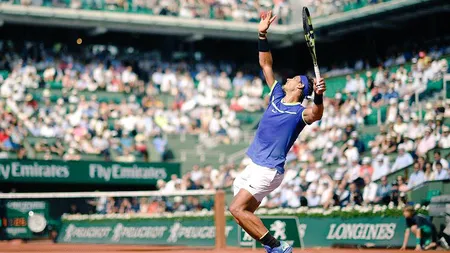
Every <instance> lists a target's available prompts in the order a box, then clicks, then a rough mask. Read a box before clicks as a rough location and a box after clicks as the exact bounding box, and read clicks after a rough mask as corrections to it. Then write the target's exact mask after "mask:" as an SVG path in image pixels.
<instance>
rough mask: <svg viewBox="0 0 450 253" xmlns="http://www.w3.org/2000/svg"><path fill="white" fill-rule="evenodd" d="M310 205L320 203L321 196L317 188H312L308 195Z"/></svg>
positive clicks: (313, 205)
mask: <svg viewBox="0 0 450 253" xmlns="http://www.w3.org/2000/svg"><path fill="white" fill-rule="evenodd" d="M306 199H307V200H308V207H317V206H319V205H320V196H319V195H318V194H317V190H316V189H310V192H309V195H308V197H306Z"/></svg>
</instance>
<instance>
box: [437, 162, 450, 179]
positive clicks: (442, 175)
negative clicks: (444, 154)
mask: <svg viewBox="0 0 450 253" xmlns="http://www.w3.org/2000/svg"><path fill="white" fill-rule="evenodd" d="M435 173H436V177H435V180H446V179H449V175H448V170H447V169H443V166H442V164H441V163H440V162H437V163H436V171H435Z"/></svg>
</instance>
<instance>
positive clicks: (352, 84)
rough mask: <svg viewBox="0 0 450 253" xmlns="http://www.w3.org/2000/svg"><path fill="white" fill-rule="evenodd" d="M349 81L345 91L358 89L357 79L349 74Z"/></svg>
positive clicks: (350, 91)
mask: <svg viewBox="0 0 450 253" xmlns="http://www.w3.org/2000/svg"><path fill="white" fill-rule="evenodd" d="M346 78H347V83H346V84H345V91H346V92H347V93H354V92H357V91H358V86H357V83H356V80H355V79H353V78H352V76H351V75H347V77H346Z"/></svg>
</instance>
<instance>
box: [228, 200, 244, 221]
mask: <svg viewBox="0 0 450 253" xmlns="http://www.w3.org/2000/svg"><path fill="white" fill-rule="evenodd" d="M229 210H230V213H231V215H233V217H234V218H236V219H238V218H239V217H240V216H241V213H242V211H244V207H242V206H240V205H236V204H231V206H230V207H229Z"/></svg>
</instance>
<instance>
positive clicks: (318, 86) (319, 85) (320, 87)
mask: <svg viewBox="0 0 450 253" xmlns="http://www.w3.org/2000/svg"><path fill="white" fill-rule="evenodd" d="M326 90H327V85H326V83H325V79H323V78H320V79H319V82H317V79H314V92H315V93H316V94H317V95H322V94H323V93H324V92H325V91H326Z"/></svg>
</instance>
